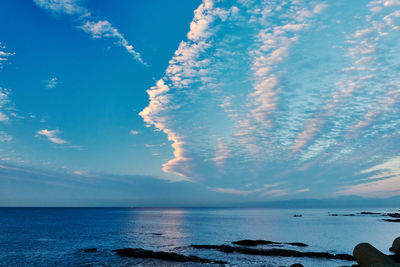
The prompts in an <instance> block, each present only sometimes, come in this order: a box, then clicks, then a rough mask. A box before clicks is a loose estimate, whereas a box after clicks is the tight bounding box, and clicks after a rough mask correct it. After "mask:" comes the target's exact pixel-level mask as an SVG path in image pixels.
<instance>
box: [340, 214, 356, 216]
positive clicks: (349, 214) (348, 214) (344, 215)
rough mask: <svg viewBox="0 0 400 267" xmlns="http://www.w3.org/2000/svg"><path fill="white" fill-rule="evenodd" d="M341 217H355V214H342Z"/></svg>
mask: <svg viewBox="0 0 400 267" xmlns="http://www.w3.org/2000/svg"><path fill="white" fill-rule="evenodd" d="M342 216H356V215H355V214H343V215H342Z"/></svg>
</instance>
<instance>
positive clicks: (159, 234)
mask: <svg viewBox="0 0 400 267" xmlns="http://www.w3.org/2000/svg"><path fill="white" fill-rule="evenodd" d="M151 234H152V235H158V236H161V235H162V233H151Z"/></svg>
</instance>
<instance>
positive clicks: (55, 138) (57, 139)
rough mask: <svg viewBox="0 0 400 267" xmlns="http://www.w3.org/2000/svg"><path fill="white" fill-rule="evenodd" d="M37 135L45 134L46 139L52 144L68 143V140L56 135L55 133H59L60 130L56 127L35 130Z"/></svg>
mask: <svg viewBox="0 0 400 267" xmlns="http://www.w3.org/2000/svg"><path fill="white" fill-rule="evenodd" d="M36 133H37V135H43V136H46V137H47V139H48V140H49V141H50V142H52V143H54V144H67V143H69V142H68V141H66V140H64V139H61V138H60V137H58V136H57V135H58V134H59V133H60V131H59V130H58V129H56V130H47V129H43V130H40V131H37V132H36Z"/></svg>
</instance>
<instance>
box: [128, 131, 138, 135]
mask: <svg viewBox="0 0 400 267" xmlns="http://www.w3.org/2000/svg"><path fill="white" fill-rule="evenodd" d="M129 134H130V135H138V134H140V131H138V130H130V131H129Z"/></svg>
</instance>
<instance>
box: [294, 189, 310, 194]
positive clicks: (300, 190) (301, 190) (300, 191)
mask: <svg viewBox="0 0 400 267" xmlns="http://www.w3.org/2000/svg"><path fill="white" fill-rule="evenodd" d="M310 191H311V189H310V188H303V189H299V190H296V193H306V192H310Z"/></svg>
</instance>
